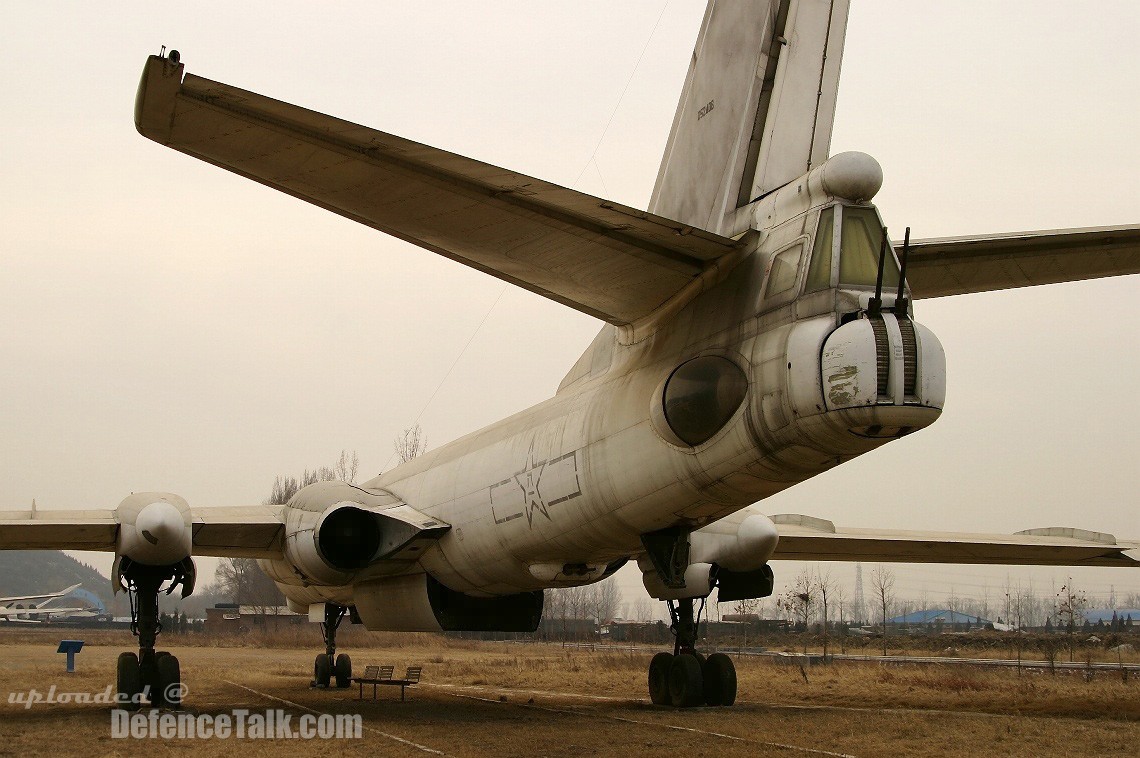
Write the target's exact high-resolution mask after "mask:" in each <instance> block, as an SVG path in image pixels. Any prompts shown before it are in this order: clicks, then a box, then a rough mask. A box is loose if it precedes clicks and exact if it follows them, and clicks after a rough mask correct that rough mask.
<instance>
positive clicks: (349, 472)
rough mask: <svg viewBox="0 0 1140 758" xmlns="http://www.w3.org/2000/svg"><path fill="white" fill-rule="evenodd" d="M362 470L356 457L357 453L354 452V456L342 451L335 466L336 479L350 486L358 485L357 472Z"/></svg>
mask: <svg viewBox="0 0 1140 758" xmlns="http://www.w3.org/2000/svg"><path fill="white" fill-rule="evenodd" d="M358 468H360V461H359V459H358V458H357V457H356V451H355V450H353V451H352V455H351V456H349V454H348V453H347V452H346V451H344V450H341V451H340V457H339V458H337V460H336V463H335V464H334V465H333V473H335V474H336V479H339V480H340V481H342V482H348V483H349V484H356V471H357V469H358Z"/></svg>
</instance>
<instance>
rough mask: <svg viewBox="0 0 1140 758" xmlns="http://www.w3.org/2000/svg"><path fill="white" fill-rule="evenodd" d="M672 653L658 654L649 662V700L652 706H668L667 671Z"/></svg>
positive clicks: (671, 660) (670, 665)
mask: <svg viewBox="0 0 1140 758" xmlns="http://www.w3.org/2000/svg"><path fill="white" fill-rule="evenodd" d="M672 665H673V654H672V653H658V654H657V655H655V656H653V660H651V661H650V662H649V699H650V700H651V701H653V704H654V705H669V669H670V667H672Z"/></svg>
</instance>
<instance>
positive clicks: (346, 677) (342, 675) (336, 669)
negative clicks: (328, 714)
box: [333, 653, 352, 690]
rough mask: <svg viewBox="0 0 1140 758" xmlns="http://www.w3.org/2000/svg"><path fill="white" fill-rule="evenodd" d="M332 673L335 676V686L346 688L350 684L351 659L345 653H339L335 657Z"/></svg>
mask: <svg viewBox="0 0 1140 758" xmlns="http://www.w3.org/2000/svg"><path fill="white" fill-rule="evenodd" d="M333 675H334V676H336V686H337V687H338V688H340V689H342V690H343V689H347V688H348V686H349V685H351V684H352V659H351V658H349V657H348V655H347V654H346V653H341V654H340V655H338V656H337V657H336V665H334V666H333Z"/></svg>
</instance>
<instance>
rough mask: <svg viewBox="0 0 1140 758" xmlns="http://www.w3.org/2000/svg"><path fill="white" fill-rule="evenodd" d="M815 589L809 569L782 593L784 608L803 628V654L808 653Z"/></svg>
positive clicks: (800, 574)
mask: <svg viewBox="0 0 1140 758" xmlns="http://www.w3.org/2000/svg"><path fill="white" fill-rule="evenodd" d="M815 589H816V587H815V577H813V576H812V573H811V569H810V568H805V569H804V570H803V571H801V572H800V573H799V575H798V576H796V579H795V581H794V582H793V583H792V585H791V586H790V587H789V588H788V589H787V591H786V592H785V593H784V599H783V604H784V607H785V608H786V609H787V611H788V613H789V614H791V615H792V616H793V617H794V618H795V619H796V621H797V622H798V623H799V624H800V625H802V626H803V634H804V653H807V651H808V632H809V631H810V629H809V625H810V624H811V619H812V615H813V612H814V610H815V604H816V596H815Z"/></svg>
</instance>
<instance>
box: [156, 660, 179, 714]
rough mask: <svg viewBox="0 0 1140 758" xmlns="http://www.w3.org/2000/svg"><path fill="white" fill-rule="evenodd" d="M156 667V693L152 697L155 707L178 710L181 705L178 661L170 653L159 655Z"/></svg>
mask: <svg viewBox="0 0 1140 758" xmlns="http://www.w3.org/2000/svg"><path fill="white" fill-rule="evenodd" d="M156 667H157V668H158V681H157V687H156V689H157V692H155V693H154V696H153V697H154V702H155V705H163V704H164V705H166V706H167V707H168V708H178V707H179V706H181V705H182V669H181V667H180V666H179V664H178V659H177V658H176V657H174V656H173V655H171V654H170V653H166V654H163V653H159V654H158V661H157V663H156Z"/></svg>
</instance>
